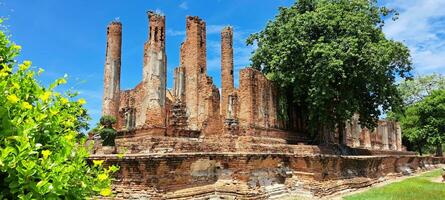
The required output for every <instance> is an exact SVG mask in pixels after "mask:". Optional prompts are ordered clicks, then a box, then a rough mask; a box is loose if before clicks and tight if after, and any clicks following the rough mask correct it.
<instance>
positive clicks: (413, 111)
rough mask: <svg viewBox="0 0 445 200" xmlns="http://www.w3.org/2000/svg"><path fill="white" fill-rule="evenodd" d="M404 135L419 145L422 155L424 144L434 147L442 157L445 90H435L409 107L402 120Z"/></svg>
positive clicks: (444, 128)
mask: <svg viewBox="0 0 445 200" xmlns="http://www.w3.org/2000/svg"><path fill="white" fill-rule="evenodd" d="M401 124H402V128H403V131H404V135H405V137H406V138H408V140H409V141H411V142H413V143H415V144H417V147H418V151H419V153H420V154H421V155H422V147H423V146H424V144H430V145H434V146H436V147H438V148H436V155H437V156H442V144H443V143H444V142H445V90H435V91H432V92H431V95H430V96H427V97H425V98H424V99H423V100H421V101H418V102H416V103H413V104H411V105H409V106H408V107H407V109H406V111H405V115H404V116H403V117H402V119H401Z"/></svg>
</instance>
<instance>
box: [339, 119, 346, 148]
mask: <svg viewBox="0 0 445 200" xmlns="http://www.w3.org/2000/svg"><path fill="white" fill-rule="evenodd" d="M337 126H338V144H339V145H345V141H344V140H345V138H344V132H345V123H344V122H339V123H337Z"/></svg>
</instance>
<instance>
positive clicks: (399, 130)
mask: <svg viewBox="0 0 445 200" xmlns="http://www.w3.org/2000/svg"><path fill="white" fill-rule="evenodd" d="M396 129H397V130H396V150H397V151H402V127H400V123H399V122H396Z"/></svg>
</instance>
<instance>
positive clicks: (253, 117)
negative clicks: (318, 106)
mask: <svg viewBox="0 0 445 200" xmlns="http://www.w3.org/2000/svg"><path fill="white" fill-rule="evenodd" d="M148 21H149V23H148V29H149V31H148V40H147V41H146V42H145V44H144V54H143V55H144V56H143V66H142V74H143V76H142V80H141V82H140V83H139V84H138V85H137V86H136V87H135V88H133V89H131V90H121V89H120V81H121V78H120V72H121V44H122V24H121V23H120V22H112V23H110V24H109V25H108V29H107V47H106V62H105V73H104V96H103V105H102V109H103V110H102V115H104V116H105V115H111V116H114V117H116V119H117V123H116V125H115V128H116V129H117V130H118V132H119V136H118V137H117V138H116V148H115V149H114V150H111V151H110V150H109V149H108V150H107V148H105V147H100V146H96V147H95V149H94V151H95V152H94V154H93V155H92V156H91V159H105V160H107V164H116V165H119V166H120V171H119V173H118V174H117V175H116V177H115V181H114V183H113V184H114V190H115V192H116V193H117V196H116V197H117V198H124V199H127V198H136V199H137V198H142V199H143V198H153V199H190V198H193V199H209V198H224V199H225V198H227V199H235V198H236V199H268V198H278V197H282V196H287V195H303V196H311V197H318V196H325V195H331V194H334V193H335V192H338V191H342V190H346V189H354V188H360V187H365V186H369V185H371V184H373V183H376V182H379V181H381V177H388V176H397V175H400V174H406V173H409V172H411V171H414V170H417V169H418V168H428V167H430V166H433V164H438V163H440V162H443V160H442V159H441V158H431V157H418V156H415V155H414V154H413V153H412V152H407V151H405V150H404V148H403V146H402V139H401V129H400V125H399V123H397V122H391V121H379V122H378V127H377V128H376V129H375V130H374V131H370V130H368V129H366V128H364V129H362V128H361V126H360V124H359V123H358V116H354V117H353V118H352V119H351V120H350V121H348V122H347V123H346V124H347V127H346V132H345V136H344V137H343V138H345V141H344V142H345V143H346V144H347V145H348V146H349V147H348V148H347V152H348V153H347V154H349V155H340V154H345V153H344V149H342V148H340V147H338V146H317V145H309V144H308V143H307V142H308V135H305V134H304V133H303V132H302V131H301V130H302V127H303V126H304V123H302V122H301V120H293V121H288V122H286V121H283V120H281V119H280V117H279V116H278V99H277V98H278V96H279V95H278V90H277V88H276V87H275V85H274V84H273V83H272V82H271V81H269V80H268V79H267V78H266V76H264V75H263V74H262V73H261V72H260V71H258V70H255V69H253V68H250V67H247V68H245V69H242V70H241V71H240V75H239V87H238V88H235V86H234V81H235V80H234V66H233V65H234V64H233V54H234V52H233V29H232V28H231V27H226V28H224V29H223V30H221V81H222V83H221V86H222V87H221V93H220V90H219V89H218V88H217V87H216V86H215V84H214V82H213V79H212V77H210V76H208V75H207V65H206V51H207V50H206V24H205V22H204V21H203V20H202V19H200V18H199V17H187V18H186V38H185V41H184V42H183V43H182V44H181V47H180V64H179V66H178V67H176V68H175V69H174V88H173V89H172V90H169V89H167V87H166V81H167V78H168V77H167V55H166V51H165V40H166V35H165V16H163V15H160V14H157V13H153V12H148ZM289 124H291V125H289ZM292 124H293V125H292ZM117 153H121V154H122V153H123V154H124V156H123V157H121V156H118V154H117Z"/></svg>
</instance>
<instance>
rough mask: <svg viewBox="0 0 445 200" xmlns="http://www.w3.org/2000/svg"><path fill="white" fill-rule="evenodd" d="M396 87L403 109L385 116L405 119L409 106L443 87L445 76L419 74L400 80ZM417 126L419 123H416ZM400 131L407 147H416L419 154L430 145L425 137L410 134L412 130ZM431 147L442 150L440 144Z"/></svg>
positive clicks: (393, 118)
mask: <svg viewBox="0 0 445 200" xmlns="http://www.w3.org/2000/svg"><path fill="white" fill-rule="evenodd" d="M397 88H398V90H399V92H400V94H401V97H402V100H403V109H400V110H397V111H396V112H389V113H388V114H387V118H388V119H391V120H398V121H400V120H402V119H403V118H404V119H405V120H406V119H407V118H409V117H410V116H409V115H411V112H412V109H408V108H409V107H410V106H412V105H413V104H415V103H417V102H421V101H423V100H424V99H425V98H426V97H427V96H429V95H431V94H432V92H433V91H435V90H444V89H445V77H444V76H442V75H440V74H431V75H420V76H416V77H414V78H411V79H407V80H402V81H401V82H400V83H399V85H398V87H397ZM414 125H415V124H411V126H414ZM417 126H421V125H419V124H417ZM402 131H403V132H402V134H403V137H404V138H406V139H407V140H404V141H405V142H404V143H405V145H406V146H407V148H408V149H413V150H414V149H417V151H419V153H420V154H422V151H425V150H429V149H430V145H429V144H428V142H427V141H426V140H427V138H423V137H415V136H416V135H412V134H413V132H412V131H410V132H406V131H405V130H402ZM419 147H422V148H419ZM433 147H434V148H436V152H441V151H442V150H441V149H442V146H441V145H438V146H436V145H434V146H433Z"/></svg>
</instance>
